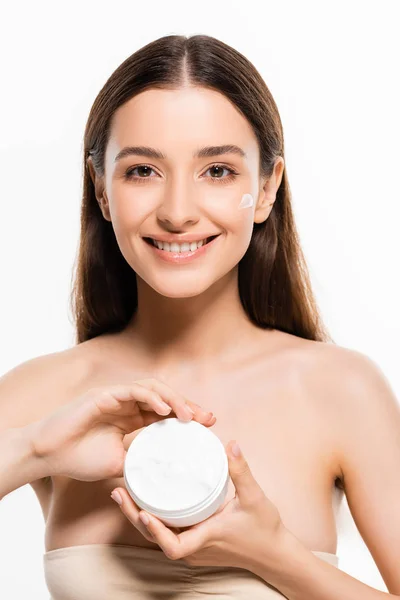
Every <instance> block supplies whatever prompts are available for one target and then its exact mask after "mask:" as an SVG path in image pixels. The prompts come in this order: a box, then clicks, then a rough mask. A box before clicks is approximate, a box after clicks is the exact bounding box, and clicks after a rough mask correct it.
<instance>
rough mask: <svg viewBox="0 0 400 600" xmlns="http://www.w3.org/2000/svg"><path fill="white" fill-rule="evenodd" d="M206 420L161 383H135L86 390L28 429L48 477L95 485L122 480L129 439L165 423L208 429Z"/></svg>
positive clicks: (200, 411)
mask: <svg viewBox="0 0 400 600" xmlns="http://www.w3.org/2000/svg"><path fill="white" fill-rule="evenodd" d="M188 407H190V408H192V410H193V411H194V415H192V413H191V412H190V411H189V410H188ZM210 414H211V413H209V412H206V411H204V410H203V409H202V408H201V407H200V406H199V405H198V404H196V403H194V402H191V401H188V400H186V399H185V398H184V397H183V396H182V395H181V394H178V393H176V392H175V391H173V390H172V389H171V388H170V387H169V386H168V385H167V384H166V383H164V382H161V381H159V380H157V379H139V380H137V381H134V382H133V383H132V384H130V385H122V384H121V385H112V386H105V387H98V388H92V389H89V390H88V391H87V392H85V393H84V394H83V395H81V396H79V397H78V398H77V399H76V400H73V401H71V402H69V403H68V404H65V405H63V406H62V407H61V408H60V409H58V410H56V411H54V412H53V413H51V414H50V415H48V416H47V417H45V418H43V419H41V420H40V421H35V422H34V423H31V424H30V425H28V429H29V434H30V436H31V437H30V439H31V441H32V449H33V452H34V454H35V456H36V457H37V458H38V459H40V460H42V461H44V462H45V463H46V466H47V467H48V469H47V472H48V473H49V474H50V475H64V476H66V477H71V478H73V479H78V480H80V481H98V480H100V479H108V478H111V477H122V475H123V465H124V460H125V456H126V450H125V448H124V444H123V438H124V436H126V435H128V434H129V433H131V432H133V431H135V430H137V429H141V428H143V427H145V426H147V425H149V424H150V423H153V422H155V421H159V420H162V419H165V418H170V417H177V418H179V419H181V420H184V421H190V420H191V419H192V418H193V419H194V420H196V421H198V422H199V423H201V424H202V425H204V426H205V427H210V426H211V425H214V423H215V420H216V418H215V417H214V416H213V415H212V416H211V418H210Z"/></svg>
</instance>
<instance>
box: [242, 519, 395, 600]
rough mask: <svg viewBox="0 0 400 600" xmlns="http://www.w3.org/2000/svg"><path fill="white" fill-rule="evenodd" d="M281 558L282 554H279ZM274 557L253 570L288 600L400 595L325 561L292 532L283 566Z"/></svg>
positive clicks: (384, 599)
mask: <svg viewBox="0 0 400 600" xmlns="http://www.w3.org/2000/svg"><path fill="white" fill-rule="evenodd" d="M277 558H278V555H277ZM270 562H271V561H270V557H269V558H268V560H267V559H266V560H265V563H263V559H262V557H260V560H259V563H258V565H255V566H254V568H252V569H251V570H252V571H253V573H256V575H258V576H259V577H261V578H262V579H265V581H267V582H268V583H269V584H271V585H273V586H274V587H276V588H277V589H278V590H279V591H280V592H281V593H282V594H283V595H284V596H285V597H286V598H288V600H338V599H341V600H388V599H389V598H393V599H394V598H396V600H398V599H399V598H400V596H397V595H395V594H389V593H387V592H381V591H380V590H377V589H375V588H372V587H370V586H369V585H367V584H366V583H363V582H362V581H359V580H358V579H355V578H354V577H352V576H351V575H349V574H348V573H345V572H344V571H341V570H340V569H338V568H337V567H335V566H334V565H331V564H329V563H328V562H326V561H324V560H322V559H321V558H319V557H318V556H316V555H315V554H313V553H312V552H311V551H310V550H308V548H306V547H305V546H304V545H303V544H302V543H301V542H300V540H299V539H298V538H297V537H295V536H294V535H293V534H292V533H291V532H290V531H288V530H286V532H285V533H284V535H283V536H282V547H281V552H279V564H276V565H275V566H273V567H272V568H271V564H269V565H268V567H266V564H267V563H270Z"/></svg>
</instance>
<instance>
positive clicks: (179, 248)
mask: <svg viewBox="0 0 400 600" xmlns="http://www.w3.org/2000/svg"><path fill="white" fill-rule="evenodd" d="M210 240H211V238H207V239H205V240H200V241H199V242H191V243H189V242H185V243H184V244H177V243H175V242H174V243H172V244H169V243H168V242H159V241H158V240H153V238H151V241H152V243H153V244H154V246H157V248H158V249H159V250H165V251H166V252H189V251H190V252H194V251H195V250H196V249H197V248H200V247H201V246H203V244H204V245H205V244H207V242H209V241H210Z"/></svg>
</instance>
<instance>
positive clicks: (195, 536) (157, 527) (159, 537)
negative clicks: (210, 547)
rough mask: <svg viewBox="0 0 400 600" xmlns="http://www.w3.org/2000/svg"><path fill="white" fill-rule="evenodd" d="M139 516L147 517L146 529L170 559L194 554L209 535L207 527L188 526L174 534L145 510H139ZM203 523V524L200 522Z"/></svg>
mask: <svg viewBox="0 0 400 600" xmlns="http://www.w3.org/2000/svg"><path fill="white" fill-rule="evenodd" d="M139 516H140V518H141V519H142V518H143V517H144V518H146V517H147V519H148V523H147V525H145V526H146V528H147V530H148V531H149V532H150V533H151V534H152V535H153V537H154V539H155V540H156V541H157V544H158V545H159V546H160V547H161V549H162V550H163V552H164V554H165V555H166V556H168V558H171V559H172V560H178V559H181V558H185V557H186V556H189V555H190V554H194V553H195V552H197V551H198V550H200V549H201V548H202V547H204V546H205V544H206V543H207V542H208V540H209V538H210V535H209V532H208V527H207V526H205V525H204V526H203V527H200V528H190V529H187V530H186V531H182V532H181V533H179V534H178V535H176V534H175V533H174V532H173V531H171V529H169V528H168V527H166V526H165V525H164V523H162V521H160V519H157V517H155V516H154V515H151V514H149V513H148V512H146V511H143V510H142V511H140V513H139ZM202 525H203V524H202Z"/></svg>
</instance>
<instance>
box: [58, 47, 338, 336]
mask: <svg viewBox="0 0 400 600" xmlns="http://www.w3.org/2000/svg"><path fill="white" fill-rule="evenodd" d="M188 84H189V85H196V86H203V87H207V88H210V89H214V90H217V91H219V92H220V93H222V94H224V95H225V96H226V97H227V98H228V99H229V100H230V101H231V102H232V103H234V104H235V105H236V107H237V108H238V109H239V110H240V111H241V113H242V114H243V115H244V117H245V118H246V119H247V120H248V122H249V123H250V125H251V127H252V129H253V131H254V133H255V135H256V137H257V140H258V143H259V148H260V176H264V177H265V176H267V177H269V176H271V174H272V172H273V167H274V163H275V160H276V158H277V157H278V156H282V157H283V158H284V139H283V129H282V123H281V120H280V116H279V113H278V108H277V106H276V104H275V101H274V99H273V97H272V95H271V93H270V91H269V90H268V88H267V86H266V84H265V82H264V80H263V79H262V77H261V75H260V74H259V73H258V71H257V70H256V69H255V67H254V66H253V65H252V63H251V62H250V61H249V60H248V59H247V58H246V57H245V56H243V55H242V54H241V53H240V52H238V51H237V50H235V49H234V48H231V47H230V46H228V45H227V44H225V43H223V42H221V41H220V40H218V39H216V38H213V37H210V36H207V35H193V36H191V37H186V36H183V35H167V36H164V37H161V38H159V39H157V40H155V41H153V42H151V43H149V44H147V45H145V46H143V47H142V48H140V49H139V50H138V51H136V52H135V53H134V54H132V55H131V56H129V57H128V58H127V59H126V60H125V61H124V62H123V63H122V64H121V65H120V66H119V67H118V68H117V69H116V70H115V71H114V72H113V73H112V75H111V76H110V77H109V79H108V80H107V81H106V83H105V84H104V86H103V88H102V89H101V90H100V92H99V94H98V95H97V97H96V99H95V101H94V103H93V106H92V108H91V111H90V114H89V117H88V121H87V124H86V128H85V134H84V165H83V170H84V178H83V198H82V207H81V232H80V243H79V249H78V256H77V262H76V263H75V265H74V267H75V266H76V273H75V281H74V283H73V286H72V292H71V299H70V300H71V306H72V312H73V316H74V319H75V321H76V343H78V344H79V343H81V342H84V341H86V340H89V339H91V338H94V337H96V336H98V335H101V334H104V333H109V332H116V331H120V330H122V329H124V327H125V326H126V325H127V324H128V321H129V320H130V319H131V317H132V315H133V313H134V312H135V311H136V309H137V287H136V273H135V271H134V270H133V269H132V268H131V266H130V265H129V264H128V263H127V262H126V260H125V258H124V257H123V255H122V253H121V252H120V249H119V246H118V244H117V240H116V237H115V234H114V230H113V227H112V224H111V223H110V221H108V220H106V219H105V218H104V217H103V214H102V212H101V210H100V207H99V204H98V202H97V199H96V196H95V189H94V184H93V181H92V179H91V176H90V172H89V168H88V165H87V159H88V157H89V156H91V157H92V161H93V166H94V169H95V171H96V173H98V174H99V176H102V175H104V155H105V150H106V146H107V142H108V139H109V134H110V129H111V125H112V117H113V114H114V112H115V111H116V109H117V108H118V107H120V106H121V105H122V104H124V103H125V102H127V101H128V100H129V99H131V98H132V97H133V96H135V95H136V94H139V93H140V92H143V91H144V90H146V89H149V88H161V89H163V88H164V89H177V88H179V87H181V86H183V85H188ZM238 284H239V294H240V299H241V302H242V305H243V308H244V310H245V311H246V313H247V315H248V317H249V318H250V319H251V321H252V322H254V323H255V324H256V325H258V326H259V327H262V328H265V329H279V330H281V331H285V332H288V333H291V334H294V335H296V336H299V337H302V338H305V339H310V340H315V341H325V342H332V339H331V338H330V336H329V334H328V333H327V330H326V329H325V326H324V324H323V322H322V319H321V317H320V314H319V311H318V307H317V305H316V301H315V298H314V295H313V292H312V289H311V284H310V279H309V274H308V269H307V266H306V262H305V258H304V255H303V252H302V249H301V247H300V243H299V238H298V233H297V231H296V226H295V222H294V217H293V212H292V207H291V193H290V188H289V182H288V178H287V174H286V167H285V168H284V171H283V177H282V181H281V184H280V186H279V189H278V191H277V195H276V200H275V203H274V205H273V208H272V211H271V213H270V214H269V217H268V218H267V219H266V221H264V222H263V223H255V224H254V227H253V233H252V237H251V241H250V244H249V247H248V249H247V251H246V253H245V255H244V256H243V257H242V259H241V260H240V262H239V266H238Z"/></svg>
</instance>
